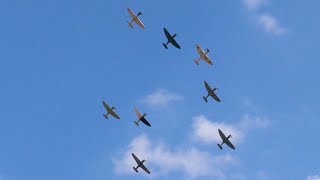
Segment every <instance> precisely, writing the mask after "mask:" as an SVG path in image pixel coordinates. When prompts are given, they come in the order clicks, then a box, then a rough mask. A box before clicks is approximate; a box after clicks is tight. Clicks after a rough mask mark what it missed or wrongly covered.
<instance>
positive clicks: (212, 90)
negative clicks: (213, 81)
mask: <svg viewBox="0 0 320 180" xmlns="http://www.w3.org/2000/svg"><path fill="white" fill-rule="evenodd" d="M204 86H205V87H206V90H207V91H208V95H207V97H205V96H203V99H204V100H205V101H206V102H208V97H209V96H211V97H212V98H213V99H214V100H216V101H218V102H221V101H220V99H219V97H218V96H217V95H216V93H215V92H214V91H215V90H217V89H218V88H213V89H211V87H210V86H209V84H208V83H207V82H206V81H204Z"/></svg>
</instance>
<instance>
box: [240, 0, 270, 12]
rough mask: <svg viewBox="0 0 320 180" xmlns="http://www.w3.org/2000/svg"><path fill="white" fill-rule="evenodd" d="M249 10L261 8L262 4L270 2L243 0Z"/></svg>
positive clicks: (266, 0)
mask: <svg viewBox="0 0 320 180" xmlns="http://www.w3.org/2000/svg"><path fill="white" fill-rule="evenodd" d="M243 3H244V4H245V6H246V7H247V9H248V10H250V11H252V10H259V9H260V8H261V7H262V6H264V5H267V4H268V0H243Z"/></svg>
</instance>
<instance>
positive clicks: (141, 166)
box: [140, 164, 150, 174]
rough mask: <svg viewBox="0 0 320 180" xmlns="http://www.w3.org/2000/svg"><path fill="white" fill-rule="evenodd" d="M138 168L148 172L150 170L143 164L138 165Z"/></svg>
mask: <svg viewBox="0 0 320 180" xmlns="http://www.w3.org/2000/svg"><path fill="white" fill-rule="evenodd" d="M140 168H141V169H143V170H144V171H145V172H147V173H148V174H150V171H149V170H148V169H147V168H146V167H145V166H144V165H143V164H141V165H140Z"/></svg>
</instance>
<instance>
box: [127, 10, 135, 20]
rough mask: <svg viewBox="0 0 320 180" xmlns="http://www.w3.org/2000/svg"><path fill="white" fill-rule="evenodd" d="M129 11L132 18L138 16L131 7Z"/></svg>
mask: <svg viewBox="0 0 320 180" xmlns="http://www.w3.org/2000/svg"><path fill="white" fill-rule="evenodd" d="M128 13H129V14H130V16H131V18H132V19H134V18H135V17H136V14H134V12H133V11H132V10H131V9H130V8H128Z"/></svg>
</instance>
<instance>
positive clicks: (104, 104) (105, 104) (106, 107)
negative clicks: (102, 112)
mask: <svg viewBox="0 0 320 180" xmlns="http://www.w3.org/2000/svg"><path fill="white" fill-rule="evenodd" d="M102 104H103V106H104V108H105V109H106V110H107V111H108V112H110V110H111V108H110V107H109V106H108V105H107V103H106V102H104V101H102Z"/></svg>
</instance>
